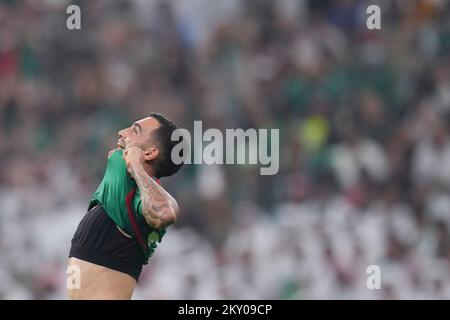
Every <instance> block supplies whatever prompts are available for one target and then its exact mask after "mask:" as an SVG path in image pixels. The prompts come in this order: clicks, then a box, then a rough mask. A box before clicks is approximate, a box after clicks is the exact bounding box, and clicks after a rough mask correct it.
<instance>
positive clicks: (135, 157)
mask: <svg viewBox="0 0 450 320" xmlns="http://www.w3.org/2000/svg"><path fill="white" fill-rule="evenodd" d="M123 159H124V160H125V163H126V165H127V171H128V173H129V174H131V176H132V177H133V178H136V177H135V174H134V169H135V167H136V165H138V164H141V165H143V164H144V162H145V159H144V153H143V152H142V150H141V149H140V148H138V147H130V148H127V149H125V150H124V151H123Z"/></svg>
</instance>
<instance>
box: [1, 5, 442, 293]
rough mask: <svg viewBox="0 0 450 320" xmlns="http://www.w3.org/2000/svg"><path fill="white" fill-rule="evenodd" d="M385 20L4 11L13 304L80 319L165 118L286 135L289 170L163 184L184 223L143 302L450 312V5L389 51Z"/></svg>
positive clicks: (416, 15) (150, 273)
mask: <svg viewBox="0 0 450 320" xmlns="http://www.w3.org/2000/svg"><path fill="white" fill-rule="evenodd" d="M371 2H372V1H363V0H361V1H358V0H336V1H328V0H309V1H308V0H277V1H269V0H248V1H237V0H215V1H208V0H182V1H160V0H148V1H146V0H135V1H118V0H112V1H111V0H108V1H106V0H101V1H75V0H74V1H59V0H42V1H31V0H28V1H27V0H25V1H14V0H9V1H4V0H2V1H0V134H1V137H0V154H1V157H0V166H1V170H0V298H1V299H65V269H66V265H65V263H66V259H67V255H68V252H69V247H70V240H71V238H72V235H73V233H74V231H75V229H76V227H77V225H78V223H79V221H80V220H81V218H82V217H83V215H84V214H85V212H86V209H87V205H88V201H89V199H90V197H91V195H92V193H93V192H94V191H95V189H96V188H97V186H98V184H99V182H100V180H101V178H102V175H103V173H104V170H105V164H106V157H107V153H108V151H109V150H110V149H112V148H114V147H115V143H116V140H117V131H118V130H119V129H121V128H123V127H126V126H128V125H130V124H131V123H132V122H133V121H135V120H137V119H140V118H142V117H144V116H146V115H147V114H148V113H150V112H153V111H156V112H161V113H163V114H165V115H167V116H168V117H169V118H171V119H172V120H174V121H175V122H176V123H178V124H179V125H180V126H181V127H185V128H188V129H190V128H192V127H193V121H194V120H202V121H203V127H204V128H209V127H214V128H219V129H221V130H224V129H225V128H243V129H247V128H279V129H280V163H281V164H280V171H279V173H278V174H277V175H274V176H261V175H259V167H257V166H243V165H240V166H237V165H236V166H231V165H228V166H207V165H189V166H185V167H184V168H183V169H182V170H181V171H180V172H179V173H178V174H177V175H175V176H173V177H170V178H166V179H163V180H162V184H163V186H165V187H166V188H167V189H168V190H169V192H171V193H172V194H173V195H174V196H175V198H177V199H178V201H179V203H180V204H181V207H182V211H183V214H182V217H181V219H180V220H179V222H178V223H177V224H176V225H174V226H172V227H170V228H169V230H168V232H167V234H166V236H165V237H164V239H163V241H162V242H161V244H160V245H159V247H158V250H157V251H156V253H155V255H154V256H153V257H152V258H151V260H150V263H149V265H147V266H146V267H144V270H143V273H142V275H141V279H140V282H139V286H138V289H137V290H136V292H135V294H134V298H135V299H407V298H412V299H435V298H444V299H450V233H449V230H450V229H449V228H450V59H449V58H450V55H449V54H450V19H449V18H448V17H449V16H450V1H445V0H441V1H439V0H418V1H414V0H386V1H376V4H378V5H380V6H381V9H382V19H381V21H382V25H381V26H382V29H381V30H372V31H370V30H368V29H367V28H366V19H367V17H368V15H367V14H366V8H367V6H368V5H369V4H372V3H371ZM70 4H78V5H79V6H80V7H81V25H82V29H81V30H72V31H71V30H68V29H67V28H66V18H67V17H68V15H67V14H66V8H67V6H68V5H70ZM369 265H378V266H379V267H380V268H381V286H382V289H381V290H368V289H367V287H366V280H367V277H368V274H366V269H367V267H368V266H369Z"/></svg>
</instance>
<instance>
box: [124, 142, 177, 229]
mask: <svg viewBox="0 0 450 320" xmlns="http://www.w3.org/2000/svg"><path fill="white" fill-rule="evenodd" d="M123 157H124V159H125V162H126V164H127V170H128V172H129V173H130V174H131V175H132V176H133V178H134V180H135V181H136V184H137V186H138V188H139V191H140V193H141V201H142V214H143V215H144V217H145V220H146V221H147V223H148V224H149V225H150V226H151V227H152V228H155V229H162V228H165V227H167V226H168V225H170V224H172V223H173V222H175V220H176V219H177V218H178V216H179V207H178V203H177V202H176V201H175V199H174V198H173V197H172V196H171V195H170V194H169V193H168V192H167V191H166V190H164V188H163V187H161V186H160V185H159V184H158V183H157V182H156V181H154V180H153V179H152V178H151V177H150V176H149V175H148V174H147V172H146V171H145V169H144V167H143V166H142V164H143V163H144V157H143V155H142V150H141V149H139V148H138V147H131V148H129V149H126V150H124V152H123Z"/></svg>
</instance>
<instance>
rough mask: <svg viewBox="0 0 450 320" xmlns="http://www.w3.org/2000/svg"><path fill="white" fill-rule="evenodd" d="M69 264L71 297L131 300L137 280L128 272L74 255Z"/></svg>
mask: <svg viewBox="0 0 450 320" xmlns="http://www.w3.org/2000/svg"><path fill="white" fill-rule="evenodd" d="M68 266H69V268H68V270H69V271H68V275H67V276H68V278H67V289H68V290H67V291H68V297H69V299H74V300H90V299H93V300H129V299H131V296H132V295H133V291H134V288H135V286H136V280H135V279H134V278H133V277H131V276H130V275H128V274H126V273H123V272H119V271H116V270H112V269H109V268H106V267H103V266H99V265H96V264H93V263H90V262H87V261H84V260H80V259H77V258H73V257H72V258H69V260H68ZM78 276H79V278H77V277H78Z"/></svg>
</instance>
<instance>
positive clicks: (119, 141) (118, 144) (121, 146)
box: [117, 139, 125, 150]
mask: <svg viewBox="0 0 450 320" xmlns="http://www.w3.org/2000/svg"><path fill="white" fill-rule="evenodd" d="M117 146H118V147H119V149H122V150H123V149H125V143H124V142H123V140H120V139H119V140H117Z"/></svg>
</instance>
